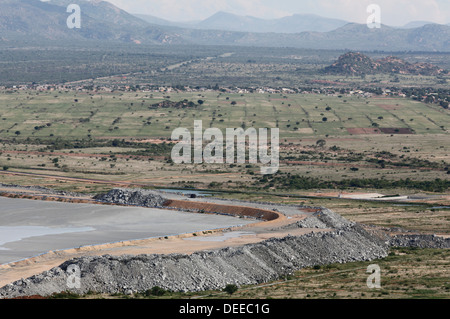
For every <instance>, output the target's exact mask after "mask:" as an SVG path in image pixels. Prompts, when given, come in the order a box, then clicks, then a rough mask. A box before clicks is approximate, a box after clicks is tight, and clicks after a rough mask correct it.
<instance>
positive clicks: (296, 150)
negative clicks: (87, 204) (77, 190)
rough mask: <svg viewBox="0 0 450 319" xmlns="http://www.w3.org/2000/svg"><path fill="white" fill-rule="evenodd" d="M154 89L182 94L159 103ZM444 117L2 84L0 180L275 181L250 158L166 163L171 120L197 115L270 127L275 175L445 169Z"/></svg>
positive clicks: (425, 110) (364, 106)
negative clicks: (274, 137)
mask: <svg viewBox="0 0 450 319" xmlns="http://www.w3.org/2000/svg"><path fill="white" fill-rule="evenodd" d="M165 100H170V101H172V102H180V101H187V102H192V103H191V104H189V103H186V105H187V106H180V105H181V104H179V105H177V104H176V103H173V105H169V106H167V105H166V106H161V105H158V103H161V102H163V101H165ZM449 118H450V113H449V111H448V110H445V109H443V108H441V107H439V106H437V105H434V104H425V103H422V102H418V101H414V100H411V99H407V98H400V97H383V96H381V97H380V96H374V97H366V96H362V95H325V94H280V93H276V94H269V93H265V94H259V93H245V94H237V93H226V92H219V91H209V92H175V91H174V92H132V93H130V92H110V93H106V92H93V91H87V92H77V91H69V90H66V91H53V92H39V91H31V90H30V91H21V90H8V91H3V92H2V94H1V95H0V138H1V139H2V142H3V144H2V149H1V151H0V153H1V154H0V166H1V167H3V172H2V174H1V176H0V182H14V181H20V180H21V177H20V176H19V175H16V176H13V175H11V173H13V172H26V173H39V174H51V175H55V176H60V177H62V176H66V177H83V178H93V179H101V180H109V181H127V182H132V183H133V182H134V183H141V184H144V185H146V184H148V185H149V186H153V185H158V186H176V187H180V186H184V187H185V186H191V187H192V186H195V187H200V188H201V187H218V188H220V189H233V188H234V189H239V188H241V187H243V186H244V185H245V187H250V188H252V187H253V188H255V187H256V188H262V187H267V186H268V187H269V188H268V189H270V187H272V188H274V187H275V189H277V188H279V187H281V186H282V185H281V184H280V181H282V179H280V178H276V177H272V180H268V181H266V183H264V181H262V180H260V178H261V176H260V175H259V174H256V172H257V171H258V170H257V167H256V165H248V164H239V165H234V164H232V165H228V164H213V165H204V164H203V165H202V164H188V165H174V164H173V163H170V152H171V148H172V144H171V143H170V138H171V134H172V131H173V130H174V129H176V128H179V127H185V128H187V129H188V130H190V131H191V132H193V124H194V120H199V119H201V120H202V121H203V129H206V128H208V127H217V128H219V129H221V130H222V131H223V132H225V129H226V128H237V127H242V128H249V127H254V128H275V127H277V128H279V130H280V152H281V153H280V161H281V162H280V172H279V174H295V175H296V176H299V177H302V178H304V177H308V178H320V179H321V180H324V181H333V182H334V181H341V180H345V179H351V178H359V179H361V178H364V179H376V180H380V179H381V180H384V179H386V180H391V181H392V180H393V181H396V180H406V179H411V180H414V181H434V180H436V179H439V180H445V179H447V176H448V175H447V172H448V171H449V164H448V161H449V154H448V147H447V146H448V138H449V132H448V121H449ZM319 140H322V143H321V144H320V145H319V144H318V141H319ZM167 163H170V165H167ZM5 173H9V174H7V175H5ZM35 178H36V179H29V178H25V179H26V182H27V184H30V183H31V184H33V183H41V182H42V181H41V179H40V178H39V176H36V177H35ZM53 180H55V179H53ZM56 180H57V178H56ZM47 183H48V181H47ZM55 183H56V185H55ZM55 183H53V182H52V183H48V186H52V187H53V186H57V187H58V188H64V187H65V185H64V184H65V183H70V186H67V187H68V188H70V187H72V186H73V181H72V182H69V181H61V180H59V181H57V182H55ZM211 183H213V184H211ZM210 184H211V185H210ZM270 184H272V185H270ZM89 187H93V186H92V185H91V186H89ZM96 187H99V188H101V187H100V186H99V185H96ZM335 187H340V186H338V185H334V186H332V188H335ZM368 187H369V188H370V186H368ZM411 187H412V188H415V186H411ZM411 187H410V188H411ZM443 187H444V188H443V190H445V186H443ZM319 188H330V186H328V185H325V186H321V187H319ZM388 188H398V186H396V185H391V186H389V187H388ZM418 189H419V190H420V189H422V190H428V189H429V188H428V187H422V186H420V187H418ZM439 189H442V187H439ZM85 190H86V189H85Z"/></svg>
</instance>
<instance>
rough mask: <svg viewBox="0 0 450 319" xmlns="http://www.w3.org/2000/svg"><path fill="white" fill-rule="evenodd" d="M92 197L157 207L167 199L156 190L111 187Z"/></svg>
mask: <svg viewBox="0 0 450 319" xmlns="http://www.w3.org/2000/svg"><path fill="white" fill-rule="evenodd" d="M94 199H96V200H98V201H101V202H105V203H114V204H120V205H136V206H142V207H157V208H161V207H163V206H164V203H166V202H167V199H166V198H164V197H162V196H161V195H160V194H159V193H158V192H155V191H150V190H143V189H136V190H134V189H125V188H115V189H112V190H110V191H109V192H108V193H107V194H100V195H96V196H94Z"/></svg>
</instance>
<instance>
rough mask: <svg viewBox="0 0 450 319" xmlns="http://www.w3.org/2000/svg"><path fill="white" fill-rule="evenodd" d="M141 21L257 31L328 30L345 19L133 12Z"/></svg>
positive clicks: (310, 16)
mask: <svg viewBox="0 0 450 319" xmlns="http://www.w3.org/2000/svg"><path fill="white" fill-rule="evenodd" d="M136 16H137V17H138V18H141V19H142V20H144V21H147V22H150V23H153V24H160V25H166V26H176V27H182V28H193V29H201V30H222V31H237V32H260V33H269V32H275V33H300V32H305V31H316V32H328V31H332V30H335V29H337V28H340V27H343V26H344V25H346V24H347V23H348V22H347V21H344V20H339V19H330V18H324V17H320V16H317V15H312V14H294V15H292V16H288V17H283V18H280V19H271V20H268V19H260V18H255V17H251V16H240V15H236V14H232V13H227V12H218V13H216V14H214V15H212V16H211V17H209V18H207V19H205V20H203V21H192V22H185V23H180V22H171V21H168V20H163V19H159V18H156V17H154V16H148V15H141V14H136Z"/></svg>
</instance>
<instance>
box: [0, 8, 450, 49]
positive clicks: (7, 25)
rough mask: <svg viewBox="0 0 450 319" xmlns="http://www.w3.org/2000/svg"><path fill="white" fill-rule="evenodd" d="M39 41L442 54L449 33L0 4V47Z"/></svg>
mask: <svg viewBox="0 0 450 319" xmlns="http://www.w3.org/2000/svg"><path fill="white" fill-rule="evenodd" d="M72 3H74V4H79V5H80V7H81V21H82V26H81V29H69V28H68V27H67V25H66V20H67V18H68V16H69V15H70V13H67V12H66V8H67V5H68V4H72ZM225 16H226V15H225ZM252 21H254V20H252ZM42 40H58V41H61V40H65V41H72V42H73V41H80V40H93V41H109V42H114V41H116V42H122V43H134V44H148V45H154V44H158V45H161V44H191V45H236V46H253V47H294V48H308V49H337V50H347V51H348V50H353V51H373V50H379V51H445V52H447V51H450V27H449V26H445V25H438V24H429V25H425V26H422V27H420V28H413V29H397V28H392V27H388V26H384V25H383V26H382V28H381V29H369V28H368V27H367V26H366V25H363V24H355V23H347V24H345V25H343V26H341V27H339V28H337V29H335V30H333V31H328V32H318V31H304V32H300V33H274V32H270V33H269V32H266V33H264V32H237V31H226V30H202V29H195V28H193V27H184V28H182V27H176V26H161V25H157V24H151V23H149V22H146V21H144V20H142V19H140V18H138V17H135V16H134V15H131V14H129V13H128V12H126V11H124V10H121V9H120V8H118V7H116V6H114V5H112V4H111V3H109V2H107V1H95V2H91V1H86V0H52V1H51V2H41V1H40V0H15V1H12V0H2V1H0V44H1V43H2V42H3V43H8V42H13V41H15V42H17V43H20V41H22V42H27V43H29V42H31V41H34V42H37V43H40V42H42Z"/></svg>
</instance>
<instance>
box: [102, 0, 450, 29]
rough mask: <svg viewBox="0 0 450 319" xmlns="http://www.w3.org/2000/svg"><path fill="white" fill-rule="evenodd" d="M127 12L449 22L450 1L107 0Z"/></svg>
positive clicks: (172, 17) (187, 17)
mask: <svg viewBox="0 0 450 319" xmlns="http://www.w3.org/2000/svg"><path fill="white" fill-rule="evenodd" d="M107 1H109V2H111V3H113V4H115V5H117V6H118V7H120V8H122V9H124V10H126V11H128V12H130V13H141V14H150V15H153V16H156V17H159V18H164V19H168V20H172V21H189V20H201V19H205V18H207V17H209V16H211V15H213V14H214V13H216V12H218V11H226V12H231V13H235V14H239V15H251V16H255V17H260V18H280V17H283V16H288V15H292V14H294V13H313V14H317V15H321V16H325V17H330V18H339V19H344V20H347V21H351V22H359V23H365V22H366V20H367V17H368V16H369V14H368V13H367V12H366V8H367V6H368V5H369V4H378V5H379V6H380V7H381V19H382V21H381V22H382V23H383V24H387V25H403V24H405V23H407V22H410V21H415V20H426V21H432V22H436V23H449V22H450V0H107Z"/></svg>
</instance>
